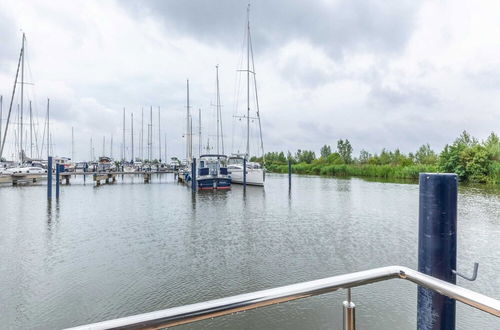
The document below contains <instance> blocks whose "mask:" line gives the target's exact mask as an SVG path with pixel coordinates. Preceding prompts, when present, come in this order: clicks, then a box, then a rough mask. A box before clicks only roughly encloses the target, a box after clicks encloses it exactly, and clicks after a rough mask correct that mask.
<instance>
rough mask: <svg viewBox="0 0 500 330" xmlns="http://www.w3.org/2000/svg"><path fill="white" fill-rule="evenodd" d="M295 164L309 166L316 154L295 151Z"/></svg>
mask: <svg viewBox="0 0 500 330" xmlns="http://www.w3.org/2000/svg"><path fill="white" fill-rule="evenodd" d="M296 159H297V162H299V163H306V164H311V163H312V161H313V160H315V159H316V154H315V153H314V151H311V150H300V149H299V150H297V154H296Z"/></svg>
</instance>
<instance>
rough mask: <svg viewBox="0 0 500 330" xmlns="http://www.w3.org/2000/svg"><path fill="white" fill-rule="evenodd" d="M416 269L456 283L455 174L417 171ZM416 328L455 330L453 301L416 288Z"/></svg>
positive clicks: (427, 290) (428, 290)
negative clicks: (418, 186) (418, 189)
mask: <svg viewBox="0 0 500 330" xmlns="http://www.w3.org/2000/svg"><path fill="white" fill-rule="evenodd" d="M419 185H420V191H419V230H418V271H420V272H422V273H424V274H427V275H430V276H433V277H436V278H438V279H441V280H444V281H447V282H450V283H453V284H456V275H455V274H454V273H453V272H452V270H453V269H457V268H456V266H457V185H458V184H457V175H456V174H437V173H420V177H419ZM417 305H418V309H417V329H418V330H429V329H432V330H434V329H436V330H437V329H440V330H454V329H455V300H453V299H451V298H448V297H445V296H443V295H441V294H439V293H437V292H434V291H432V290H430V289H426V288H423V287H418V302H417Z"/></svg>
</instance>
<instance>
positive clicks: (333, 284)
mask: <svg viewBox="0 0 500 330" xmlns="http://www.w3.org/2000/svg"><path fill="white" fill-rule="evenodd" d="M393 278H399V279H404V280H408V281H410V282H413V283H415V284H417V285H420V286H423V287H426V288H428V289H431V290H433V291H435V292H438V293H440V294H442V295H445V296H447V297H450V298H452V299H455V300H458V301H460V302H462V303H464V304H467V305H470V306H472V307H475V308H477V309H479V310H481V311H484V312H487V313H490V314H492V315H495V316H497V317H500V301H499V300H496V299H493V298H490V297H487V296H485V295H482V294H480V293H477V292H474V291H471V290H468V289H465V288H462V287H460V286H457V285H454V284H451V283H448V282H445V281H442V280H439V279H437V278H434V277H432V276H428V275H425V274H422V273H420V272H418V271H415V270H413V269H410V268H406V267H401V266H390V267H382V268H375V269H370V270H366V271H361V272H356V273H350V274H345V275H339V276H333V277H328V278H324V279H320V280H315V281H309V282H302V283H297V284H292V285H286V286H281V287H277V288H273V289H267V290H261V291H256V292H252V293H246V294H240V295H236V296H232V297H226V298H221V299H215V300H209V301H205V302H201V303H196V304H191V305H185V306H179V307H174V308H169V309H164V310H160V311H156V312H151V313H145V314H138V315H134V316H128V317H123V318H119V319H114V320H109V321H104V322H98V323H93V324H88V325H83V326H79V327H75V328H71V329H73V330H83V329H161V328H165V327H172V326H176V325H180V324H185V323H191V322H195V321H200V320H204V319H208V318H213V317H218V316H223V315H227V314H232V313H236V312H241V311H246V310H249V309H253V308H259V307H264V306H269V305H273V304H278V303H283V302H287V301H292V300H296V299H301V298H306V297H311V296H316V295H320V294H323V293H328V292H333V291H336V290H339V289H347V290H348V299H347V301H345V302H344V329H354V321H355V320H354V304H353V303H352V302H351V301H350V300H351V299H350V288H353V287H357V286H362V285H365V284H369V283H374V282H380V281H385V280H388V279H393Z"/></svg>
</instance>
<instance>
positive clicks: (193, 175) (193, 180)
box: [191, 158, 196, 191]
mask: <svg viewBox="0 0 500 330" xmlns="http://www.w3.org/2000/svg"><path fill="white" fill-rule="evenodd" d="M191 189H192V190H193V191H196V158H193V162H192V163H191Z"/></svg>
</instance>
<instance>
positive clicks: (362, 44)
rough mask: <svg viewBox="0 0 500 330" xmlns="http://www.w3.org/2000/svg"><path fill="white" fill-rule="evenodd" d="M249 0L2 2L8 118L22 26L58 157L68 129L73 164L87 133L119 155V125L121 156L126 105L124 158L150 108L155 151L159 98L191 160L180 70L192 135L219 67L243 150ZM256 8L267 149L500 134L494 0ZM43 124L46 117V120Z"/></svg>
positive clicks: (405, 144) (177, 150) (176, 143)
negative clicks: (239, 116)
mask: <svg viewBox="0 0 500 330" xmlns="http://www.w3.org/2000/svg"><path fill="white" fill-rule="evenodd" d="M246 5H247V2H246V1H235V0H218V1H209V0H206V1H201V0H198V1H188V0H186V1H180V0H178V1H160V0H158V1H111V0H104V1H57V0H55V1H22V0H16V1H2V2H0V94H1V95H3V96H4V108H3V109H4V116H3V117H4V123H5V117H6V108H7V106H8V99H10V94H11V92H12V85H13V82H14V76H15V70H16V65H17V60H18V56H19V50H20V46H21V35H22V32H21V30H22V31H24V32H25V33H26V37H27V50H26V52H27V54H26V59H27V63H28V65H27V68H26V75H27V78H26V80H27V81H29V82H32V83H34V85H26V95H27V99H30V100H32V101H33V103H34V106H33V108H34V112H35V113H36V114H38V115H39V116H44V115H45V103H46V99H47V97H49V98H50V99H51V112H52V113H51V116H52V121H51V129H52V133H53V140H54V143H55V146H54V152H55V154H57V155H60V156H70V155H71V127H74V130H75V158H77V159H82V158H88V156H89V153H90V145H89V141H90V138H91V137H93V140H94V144H95V149H96V154H101V153H102V139H103V136H105V137H106V153H107V154H109V153H110V150H109V149H110V148H109V141H110V138H111V135H113V140H114V142H115V143H114V147H113V148H114V150H113V154H114V157H115V158H118V156H119V149H120V144H121V140H122V108H123V107H125V108H126V117H127V132H126V134H127V145H128V146H127V147H128V148H129V151H128V152H130V113H131V112H133V113H134V116H135V122H134V125H135V126H134V133H135V136H136V141H135V144H136V145H135V147H136V150H135V152H136V155H137V154H138V144H139V142H138V138H139V133H140V124H141V122H140V117H141V108H142V107H144V108H145V109H149V107H150V106H153V107H154V109H155V112H154V120H155V122H154V123H153V125H154V130H155V135H154V141H153V143H154V145H153V148H154V155H155V157H157V153H158V151H157V148H158V147H157V143H158V142H157V141H158V136H157V134H158V133H157V131H156V130H157V126H156V125H157V107H158V106H160V108H161V110H160V111H161V123H162V127H161V130H162V133H161V134H162V137H161V140H162V143H163V141H164V134H167V144H168V157H171V156H174V155H175V156H180V157H182V158H183V157H184V155H185V151H184V150H185V147H184V143H185V142H184V139H183V134H184V132H185V111H186V108H185V105H186V79H188V78H189V79H190V85H191V91H190V92H191V104H192V106H193V108H192V109H193V111H196V116H195V117H194V118H193V121H194V122H193V126H194V128H195V130H197V126H198V124H197V121H198V113H197V110H198V108H201V109H202V113H203V117H204V118H206V119H211V118H213V113H214V111H213V106H211V104H213V103H214V102H215V65H217V64H218V65H219V66H220V86H221V88H220V89H221V101H222V104H223V108H222V111H223V116H224V117H223V125H224V136H225V144H226V150H225V151H226V153H228V152H231V151H233V152H236V151H238V150H240V151H241V150H242V149H241V148H244V146H242V143H241V141H240V140H241V139H239V140H238V138H240V137H241V136H242V132H241V130H240V129H239V128H236V129H234V127H235V126H234V125H233V121H234V120H233V114H234V113H235V112H238V111H237V108H236V106H235V104H236V102H235V100H236V99H237V97H236V96H235V95H239V94H238V93H236V92H235V90H237V86H238V81H239V80H238V75H240V73H238V72H237V71H236V70H238V69H241V67H240V64H241V60H242V56H243V54H244V53H243V52H242V45H243V42H244V28H245V20H246ZM250 17H251V31H252V34H253V45H254V53H255V66H256V77H257V82H258V90H259V102H260V112H261V118H262V130H263V136H264V147H265V150H266V151H276V150H293V151H295V150H296V149H312V150H315V151H316V152H318V151H319V149H320V147H321V146H322V145H323V144H330V145H332V146H333V145H336V141H337V140H338V139H340V138H344V139H345V138H347V139H349V140H350V141H351V142H352V144H353V147H354V150H355V153H356V155H357V154H358V153H359V151H360V150H361V149H365V150H368V151H370V152H380V150H381V149H382V148H383V147H386V148H390V149H395V148H400V149H401V150H402V151H404V152H409V151H414V150H416V149H417V148H418V147H419V146H420V145H421V144H423V143H427V142H428V143H430V144H431V147H432V148H434V149H436V150H440V149H441V148H442V147H443V146H444V145H445V144H446V143H450V142H452V141H453V139H455V138H456V137H457V136H458V135H459V134H460V132H461V131H463V130H467V131H469V132H470V133H471V134H473V135H474V136H476V137H478V138H479V139H484V138H486V137H487V135H488V134H489V133H490V132H492V131H496V132H497V133H498V132H499V128H500V110H499V109H500V39H499V38H498V31H500V3H499V2H498V1H495V0H492V1H462V0H461V1H457V0H453V1H445V0H443V1H414V0H410V1H403V0H397V1H396V0H394V1H371V0H365V1H357V0H345V1H343V0H333V1H326V0H317V1H298V0H274V1H269V0H267V1H264V0H260V1H252V2H251V14H250ZM244 82H245V81H244V80H243V81H242V83H244ZM242 86H244V85H242ZM242 86H240V89H241V88H243V87H242ZM18 101H19V98H16V100H15V103H17V102H18ZM239 104H241V101H240V102H239ZM146 113H147V112H146ZM148 118H149V117H148ZM42 125H43V121H42V120H40V121H39V126H38V127H39V129H42V128H43V127H42ZM202 126H203V135H204V136H205V137H204V138H203V140H204V141H203V143H204V144H206V138H207V137H210V135H212V134H213V132H214V129H215V126H214V125H213V124H212V121H210V120H203V124H202ZM12 128H13V126H11V129H12ZM10 133H13V130H11V132H10ZM9 135H10V136H11V137H10V140H9V143H8V148H7V156H8V157H9V158H10V156H11V155H12V153H13V151H12V150H13V149H12V146H13V138H12V136H13V135H12V134H9ZM144 135H146V134H144ZM233 136H235V137H236V140H235V141H236V142H234V143H232V137H233ZM210 138H211V139H212V143H213V139H214V137H210ZM254 140H256V139H254ZM255 145H257V142H252V148H254V146H255ZM231 147H234V149H233V150H231ZM194 149H195V150H198V149H197V146H196V141H195V147H194ZM254 150H255V151H256V149H255V148H254Z"/></svg>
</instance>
